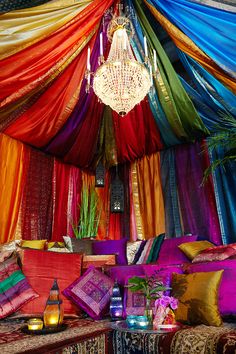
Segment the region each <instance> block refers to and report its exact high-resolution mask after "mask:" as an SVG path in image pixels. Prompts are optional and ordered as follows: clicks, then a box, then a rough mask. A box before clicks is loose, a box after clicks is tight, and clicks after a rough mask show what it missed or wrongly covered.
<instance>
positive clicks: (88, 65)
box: [87, 47, 91, 71]
mask: <svg viewBox="0 0 236 354" xmlns="http://www.w3.org/2000/svg"><path fill="white" fill-rule="evenodd" d="M90 68H91V66H90V47H88V56H87V70H89V71H90Z"/></svg>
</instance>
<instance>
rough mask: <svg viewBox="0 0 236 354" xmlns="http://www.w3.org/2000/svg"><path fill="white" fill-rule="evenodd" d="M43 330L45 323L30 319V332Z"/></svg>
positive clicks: (38, 319)
mask: <svg viewBox="0 0 236 354" xmlns="http://www.w3.org/2000/svg"><path fill="white" fill-rule="evenodd" d="M42 328H43V321H42V320H41V319H40V318H30V319H29V321H28V329H29V330H30V331H37V330H41V329H42Z"/></svg>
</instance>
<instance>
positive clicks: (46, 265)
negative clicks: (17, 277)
mask: <svg viewBox="0 0 236 354" xmlns="http://www.w3.org/2000/svg"><path fill="white" fill-rule="evenodd" d="M81 263H82V255H80V254H78V253H58V252H48V251H41V250H30V249H25V250H24V251H23V255H22V269H23V272H24V274H25V275H26V276H27V278H28V280H29V283H30V284H31V286H32V287H33V289H34V290H35V291H37V293H38V294H39V297H38V298H37V299H35V300H33V301H31V302H30V303H28V304H26V305H25V306H23V307H22V309H21V313H24V314H27V315H35V316H36V315H39V314H40V315H42V313H43V311H44V308H45V304H46V301H47V298H48V295H49V291H50V289H51V287H52V284H53V280H54V279H57V282H58V286H59V289H60V291H62V290H63V289H64V288H66V287H67V286H68V285H69V284H71V282H72V281H74V280H75V279H77V278H78V277H79V276H80V274H81ZM62 300H63V308H64V313H65V315H78V309H77V308H76V307H75V306H74V305H73V304H72V303H71V301H69V300H68V299H67V298H66V297H64V296H62Z"/></svg>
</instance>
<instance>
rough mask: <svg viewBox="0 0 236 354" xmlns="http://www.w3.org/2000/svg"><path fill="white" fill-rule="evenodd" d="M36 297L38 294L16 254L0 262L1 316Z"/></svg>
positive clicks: (10, 312)
mask: <svg viewBox="0 0 236 354" xmlns="http://www.w3.org/2000/svg"><path fill="white" fill-rule="evenodd" d="M36 297H38V294H37V293H36V292H35V291H34V290H33V289H32V287H31V286H30V284H29V282H28V280H27V279H26V277H25V275H24V274H23V273H22V271H21V270H20V268H19V266H18V264H17V259H16V257H15V256H12V257H10V258H8V259H6V260H4V261H3V262H1V263H0V318H4V317H6V316H8V315H10V314H12V313H14V312H15V311H17V310H18V309H19V308H21V307H22V306H23V305H24V304H26V303H27V302H29V301H31V300H33V299H35V298H36Z"/></svg>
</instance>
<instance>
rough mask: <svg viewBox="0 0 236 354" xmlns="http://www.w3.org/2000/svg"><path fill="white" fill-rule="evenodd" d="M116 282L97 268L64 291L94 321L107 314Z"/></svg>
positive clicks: (90, 270)
mask: <svg viewBox="0 0 236 354" xmlns="http://www.w3.org/2000/svg"><path fill="white" fill-rule="evenodd" d="M113 285H114V281H113V280H112V279H111V278H109V277H108V276H107V275H105V274H103V273H102V272H100V271H99V270H97V269H96V268H95V267H93V266H91V267H89V268H88V270H87V271H86V272H85V273H84V274H83V275H82V276H81V277H80V278H78V279H76V280H75V281H74V282H73V283H72V284H71V285H69V286H68V287H67V288H66V289H64V290H63V291H62V293H63V295H65V296H66V297H67V298H68V299H70V300H72V301H73V302H74V303H75V304H76V305H77V306H79V307H80V308H82V309H83V310H84V311H85V312H86V313H87V314H88V315H89V316H90V317H91V318H93V319H94V320H99V319H102V317H103V315H105V314H106V313H107V310H108V305H109V302H110V296H111V294H112V287H113Z"/></svg>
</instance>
